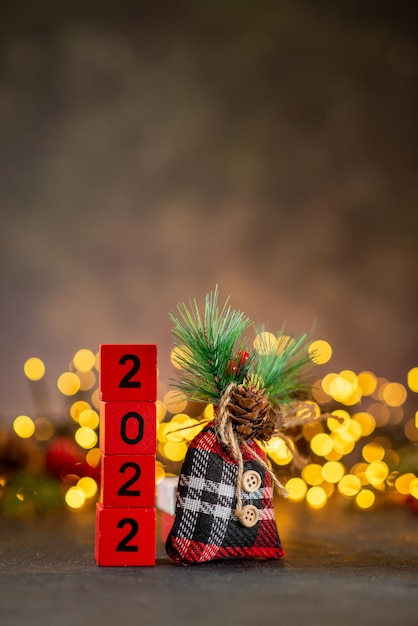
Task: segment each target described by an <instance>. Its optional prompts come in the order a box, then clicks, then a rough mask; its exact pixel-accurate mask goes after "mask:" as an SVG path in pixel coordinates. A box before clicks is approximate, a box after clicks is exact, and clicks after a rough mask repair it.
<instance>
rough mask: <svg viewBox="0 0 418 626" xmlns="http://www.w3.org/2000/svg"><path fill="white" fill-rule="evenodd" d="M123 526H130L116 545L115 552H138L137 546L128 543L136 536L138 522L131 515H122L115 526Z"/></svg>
mask: <svg viewBox="0 0 418 626" xmlns="http://www.w3.org/2000/svg"><path fill="white" fill-rule="evenodd" d="M124 526H130V527H131V530H130V531H129V532H128V534H127V535H125V537H123V538H122V539H121V540H120V541H119V543H118V545H117V546H116V552H138V546H136V545H133V544H132V543H129V542H130V541H132V539H134V538H135V537H136V535H137V534H138V530H139V525H138V522H137V521H136V520H135V519H133V518H132V517H124V518H123V519H121V520H119V522H118V524H117V527H118V528H123V527H124Z"/></svg>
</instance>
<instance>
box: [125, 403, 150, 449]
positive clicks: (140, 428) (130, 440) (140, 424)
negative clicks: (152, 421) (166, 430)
mask: <svg viewBox="0 0 418 626" xmlns="http://www.w3.org/2000/svg"><path fill="white" fill-rule="evenodd" d="M130 419H132V420H135V421H136V422H137V431H136V435H134V436H133V437H128V433H127V424H128V420H130ZM120 436H121V438H122V440H123V441H124V442H125V443H127V444H129V445H131V446H133V445H135V444H136V443H139V442H140V441H141V439H142V437H143V436H144V418H143V417H142V415H140V413H137V412H136V411H129V413H125V415H124V416H123V417H122V419H121V422H120Z"/></svg>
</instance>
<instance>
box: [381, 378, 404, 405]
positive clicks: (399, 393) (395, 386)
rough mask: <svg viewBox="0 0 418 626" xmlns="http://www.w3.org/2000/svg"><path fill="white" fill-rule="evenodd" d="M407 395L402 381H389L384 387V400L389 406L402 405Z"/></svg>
mask: <svg viewBox="0 0 418 626" xmlns="http://www.w3.org/2000/svg"><path fill="white" fill-rule="evenodd" d="M406 397H407V391H406V389H405V387H404V386H403V385H402V384H401V383H387V384H386V385H384V387H383V388H382V400H383V401H384V402H386V404H387V405H388V406H401V405H402V404H403V403H404V402H405V400H406Z"/></svg>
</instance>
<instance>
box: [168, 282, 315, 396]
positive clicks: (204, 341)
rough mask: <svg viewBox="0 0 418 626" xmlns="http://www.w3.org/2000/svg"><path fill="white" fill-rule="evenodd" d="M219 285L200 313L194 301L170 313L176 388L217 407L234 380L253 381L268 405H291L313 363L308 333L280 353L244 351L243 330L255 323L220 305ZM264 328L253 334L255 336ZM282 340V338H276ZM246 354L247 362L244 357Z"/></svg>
mask: <svg viewBox="0 0 418 626" xmlns="http://www.w3.org/2000/svg"><path fill="white" fill-rule="evenodd" d="M218 296H219V293H218V287H217V286H216V288H215V289H214V291H213V292H210V293H209V294H207V295H206V298H205V306H204V310H203V313H201V312H200V310H199V307H198V304H197V302H196V300H195V299H193V300H190V304H189V306H187V305H186V304H185V303H184V302H181V303H179V304H178V305H177V314H174V313H169V316H170V320H171V321H172V323H173V329H172V336H173V341H174V346H175V347H176V348H178V351H177V355H176V360H177V362H178V364H179V366H180V368H181V370H180V372H179V377H178V380H176V381H174V383H175V385H176V387H177V388H178V389H179V390H180V391H181V392H182V393H183V394H184V395H185V396H186V397H187V398H188V399H190V400H197V401H201V402H211V403H213V404H214V405H217V404H219V401H220V398H221V396H222V394H223V392H224V391H225V389H226V388H227V387H228V385H229V384H230V383H231V382H232V381H234V382H236V383H237V384H240V383H244V384H248V383H249V382H252V383H253V384H254V383H255V384H256V385H258V386H259V387H263V388H264V389H265V390H266V394H267V396H268V399H269V400H270V402H271V403H272V404H283V403H286V402H289V401H290V400H292V399H293V398H295V397H296V396H298V395H300V393H301V392H304V391H306V390H307V383H306V381H305V378H306V374H307V372H308V366H309V365H310V363H311V360H310V357H309V354H308V350H307V339H308V335H307V334H306V333H304V334H303V335H301V336H300V337H299V338H298V339H293V338H291V337H289V338H288V339H287V340H286V341H285V343H284V345H283V343H282V345H280V349H276V348H275V347H274V346H269V345H267V344H266V345H262V346H261V349H260V350H254V349H246V347H245V341H244V337H243V335H244V332H245V331H246V330H247V329H248V328H249V327H250V326H252V324H253V322H252V321H251V320H250V319H249V318H248V317H247V316H246V315H245V314H244V313H242V312H241V311H237V310H234V309H232V308H231V307H230V305H229V304H228V302H229V298H227V300H226V302H225V304H224V305H223V307H222V308H221V309H219V307H218ZM262 330H263V329H258V330H256V336H257V335H260V333H261V331H262ZM276 339H277V342H278V343H279V344H280V342H283V340H282V335H280V334H279V335H278V336H277V337H276ZM244 353H245V358H244V359H243V358H242V356H243V354H244Z"/></svg>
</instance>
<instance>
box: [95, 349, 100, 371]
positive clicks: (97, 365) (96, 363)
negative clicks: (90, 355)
mask: <svg viewBox="0 0 418 626" xmlns="http://www.w3.org/2000/svg"><path fill="white" fill-rule="evenodd" d="M94 368H95V369H96V370H97V371H98V372H99V371H100V350H97V352H96V354H95V355H94Z"/></svg>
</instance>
